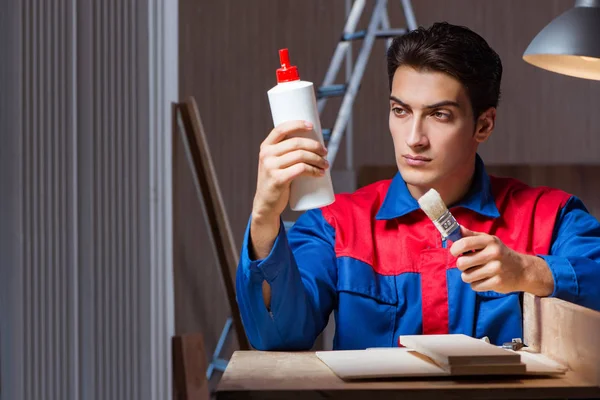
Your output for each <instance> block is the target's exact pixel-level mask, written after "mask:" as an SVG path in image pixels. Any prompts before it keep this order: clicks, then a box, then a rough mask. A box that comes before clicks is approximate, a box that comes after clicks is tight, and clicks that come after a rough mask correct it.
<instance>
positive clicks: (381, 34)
mask: <svg viewBox="0 0 600 400" xmlns="http://www.w3.org/2000/svg"><path fill="white" fill-rule="evenodd" d="M406 32H408V30H407V29H385V30H380V31H377V32H375V36H376V37H378V38H392V37H396V36H400V35H404V34H405V33H406Z"/></svg>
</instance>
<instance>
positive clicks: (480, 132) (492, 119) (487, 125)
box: [473, 107, 496, 143]
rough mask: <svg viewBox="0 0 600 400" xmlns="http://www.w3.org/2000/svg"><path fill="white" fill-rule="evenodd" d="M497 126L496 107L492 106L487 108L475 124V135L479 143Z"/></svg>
mask: <svg viewBox="0 0 600 400" xmlns="http://www.w3.org/2000/svg"><path fill="white" fill-rule="evenodd" d="M495 126H496V108H494V107H490V108H488V109H487V110H485V111H484V112H483V113H482V114H481V115H480V116H479V118H478V119H477V123H476V124H475V134H474V135H473V137H474V138H475V140H476V141H477V142H478V143H483V142H485V141H486V140H488V138H489V137H490V135H491V134H492V131H493V130H494V127H495Z"/></svg>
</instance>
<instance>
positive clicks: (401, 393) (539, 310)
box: [217, 295, 600, 400]
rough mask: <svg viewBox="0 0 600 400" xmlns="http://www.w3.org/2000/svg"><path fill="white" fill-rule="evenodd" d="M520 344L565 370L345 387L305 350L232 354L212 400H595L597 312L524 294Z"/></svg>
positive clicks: (599, 377) (599, 358)
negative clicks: (558, 373) (533, 375)
mask: <svg viewBox="0 0 600 400" xmlns="http://www.w3.org/2000/svg"><path fill="white" fill-rule="evenodd" d="M523 339H524V341H525V343H527V344H528V345H529V346H530V348H531V349H533V350H535V351H538V352H541V353H543V354H545V355H547V356H549V357H551V358H553V359H555V360H557V361H559V362H561V363H562V364H563V365H566V366H567V367H569V368H570V371H569V372H567V374H566V375H564V376H560V377H554V378H551V377H544V378H531V377H528V378H525V379H517V378H514V379H513V378H491V377H479V378H477V379H476V378H461V379H456V378H453V379H449V378H438V379H431V378H429V379H414V378H410V379H393V380H378V381H360V382H345V381H343V380H341V379H340V378H338V377H337V376H336V375H335V374H334V373H333V372H332V371H331V370H330V369H329V368H328V367H327V366H326V365H325V364H324V363H323V362H321V361H320V360H319V359H318V358H317V356H316V355H315V353H313V352H299V353H293V352H292V353H285V352H261V351H238V352H235V353H234V355H233V357H232V358H231V360H230V362H229V365H228V366H227V369H226V371H225V374H224V375H223V377H222V378H221V382H220V384H219V387H218V389H217V399H219V400H220V399H323V398H339V399H363V398H367V399H369V400H372V399H382V398H403V399H423V398H435V399H436V400H441V399H448V398H451V399H458V398H460V399H463V398H485V399H515V398H538V399H550V398H567V397H568V398H588V399H589V398H600V313H598V312H595V311H591V310H588V309H584V308H583V307H579V306H575V305H573V304H570V303H567V302H564V301H561V300H557V299H540V298H536V297H533V296H531V295H526V296H525V299H524V338H523Z"/></svg>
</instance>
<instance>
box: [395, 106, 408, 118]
mask: <svg viewBox="0 0 600 400" xmlns="http://www.w3.org/2000/svg"><path fill="white" fill-rule="evenodd" d="M392 112H393V113H394V115H395V116H396V117H403V116H404V115H406V110H405V109H404V108H401V107H392Z"/></svg>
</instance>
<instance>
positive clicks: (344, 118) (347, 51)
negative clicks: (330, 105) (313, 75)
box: [316, 0, 417, 170]
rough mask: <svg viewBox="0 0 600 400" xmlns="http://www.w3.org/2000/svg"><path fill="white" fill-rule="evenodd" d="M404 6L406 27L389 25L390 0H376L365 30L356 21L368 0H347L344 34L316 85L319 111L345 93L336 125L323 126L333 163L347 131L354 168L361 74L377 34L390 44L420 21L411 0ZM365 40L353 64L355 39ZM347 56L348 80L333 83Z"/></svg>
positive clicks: (350, 163) (348, 163)
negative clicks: (355, 111)
mask: <svg viewBox="0 0 600 400" xmlns="http://www.w3.org/2000/svg"><path fill="white" fill-rule="evenodd" d="M401 2H402V9H403V11H404V16H405V19H406V26H407V28H402V29H390V20H389V16H388V12H387V3H388V1H387V0H376V4H375V7H374V8H373V13H372V14H371V19H370V21H369V25H368V27H367V29H366V30H361V31H356V25H357V24H358V21H359V20H360V17H361V15H362V13H363V11H364V8H365V3H366V0H354V3H353V4H352V7H350V3H351V0H346V15H347V19H346V25H345V26H344V32H343V34H342V38H341V39H340V41H339V42H338V44H337V47H336V49H335V52H334V53H333V57H332V58H331V62H330V63H329V68H328V69H327V73H326V74H325V78H324V79H323V83H322V84H321V86H320V87H319V88H318V89H317V93H316V95H317V99H318V101H317V106H318V109H319V114H322V112H323V109H324V108H325V104H326V103H327V99H329V98H330V97H337V96H343V100H342V105H341V106H340V109H339V111H338V115H337V118H336V120H335V124H334V125H333V129H332V130H331V129H323V136H324V138H325V141H326V143H327V149H328V155H327V158H328V161H329V164H330V165H333V163H334V161H335V158H336V156H337V153H338V150H339V147H340V143H341V141H342V137H343V134H344V132H346V135H347V137H346V146H347V147H346V148H347V154H346V168H347V169H349V170H351V169H352V168H353V159H352V105H353V104H354V100H355V98H356V95H357V93H358V89H359V87H360V83H361V80H362V77H363V75H364V72H365V69H366V67H367V61H368V60H369V56H370V55H371V50H372V49H373V43H374V41H375V39H377V38H384V39H387V45H388V47H389V45H390V44H391V38H393V37H395V36H399V35H402V34H404V33H406V32H408V31H409V30H414V29H416V28H417V22H416V19H415V16H414V13H413V9H412V4H411V2H410V0H401ZM355 40H363V43H362V46H361V48H360V51H359V53H358V56H357V58H356V64H355V65H354V66H353V65H352V42H353V41H355ZM344 59H345V60H346V80H347V82H346V83H345V84H334V83H333V82H334V80H335V78H336V76H337V74H338V73H339V70H340V68H341V66H342V62H343V61H344Z"/></svg>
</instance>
